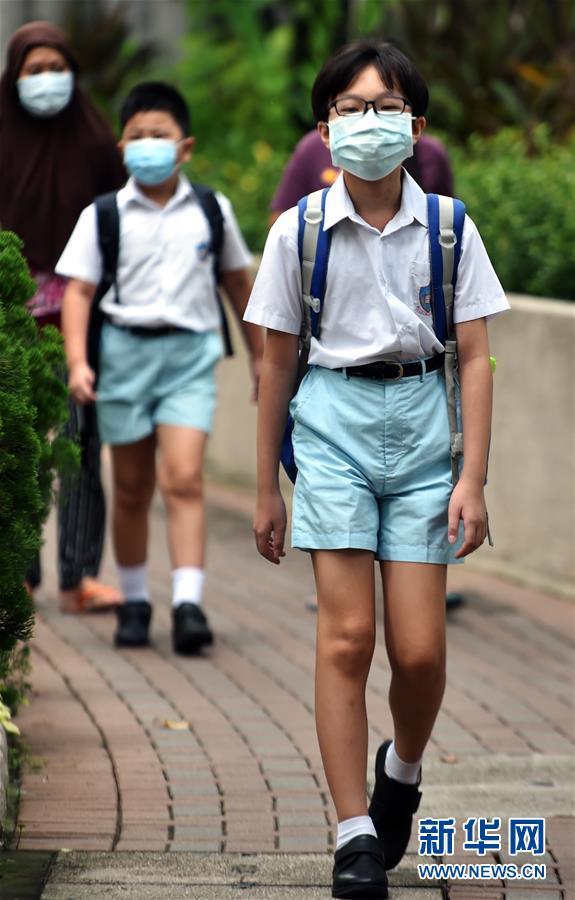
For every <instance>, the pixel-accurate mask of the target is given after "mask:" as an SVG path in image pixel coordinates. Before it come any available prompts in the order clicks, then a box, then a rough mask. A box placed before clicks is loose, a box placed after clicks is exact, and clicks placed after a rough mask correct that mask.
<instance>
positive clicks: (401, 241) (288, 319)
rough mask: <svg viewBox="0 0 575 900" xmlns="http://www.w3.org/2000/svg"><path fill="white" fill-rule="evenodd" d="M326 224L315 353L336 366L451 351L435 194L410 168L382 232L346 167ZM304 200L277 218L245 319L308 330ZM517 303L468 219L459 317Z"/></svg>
mask: <svg viewBox="0 0 575 900" xmlns="http://www.w3.org/2000/svg"><path fill="white" fill-rule="evenodd" d="M324 227H325V228H333V234H332V240H331V249H330V254H329V265H328V271H327V282H326V293H325V299H324V306H323V311H322V318H321V330H320V335H319V339H316V338H312V341H311V347H310V354H309V361H310V363H312V364H313V365H319V366H325V367H326V368H328V369H334V368H338V367H340V366H347V365H354V364H355V365H356V364H365V363H369V362H375V361H377V360H381V359H390V360H401V361H406V360H413V359H419V358H422V357H427V356H432V355H433V354H434V353H440V352H441V351H442V350H443V347H442V345H441V343H440V342H439V341H438V340H437V338H436V336H435V333H434V331H433V324H432V315H431V306H430V303H429V293H430V291H429V285H430V281H431V278H430V265H429V238H428V227H427V199H426V196H425V194H424V193H423V191H422V190H421V188H420V187H419V186H418V184H417V183H416V182H415V181H414V180H413V178H411V177H410V175H408V173H407V172H405V171H404V172H403V183H402V194H401V206H400V209H399V210H398V212H397V214H396V215H395V216H394V217H393V219H391V221H390V222H388V224H387V225H386V226H385V229H384V230H383V232H380V231H378V229H377V228H374V227H373V226H371V225H368V224H367V222H365V221H364V220H363V219H362V218H361V217H360V216H359V215H358V214H357V212H356V211H355V208H354V206H353V203H352V201H351V198H350V196H349V194H348V193H347V190H346V187H345V182H344V180H343V176H342V175H340V176H339V178H338V179H337V180H336V181H335V182H334V184H333V185H332V187H331V188H330V190H329V192H328V195H327V198H326V206H325V217H324ZM297 234H298V211H297V207H294V208H293V209H289V210H287V212H285V213H283V214H282V215H281V216H280V217H279V219H278V220H277V221H276V222H275V223H274V225H273V226H272V228H271V230H270V233H269V235H268V239H267V242H266V246H265V249H264V254H263V258H262V262H261V265H260V268H259V272H258V275H257V278H256V281H255V284H254V288H253V291H252V294H251V297H250V301H249V303H248V307H247V309H246V313H245V316H244V318H245V320H246V321H247V322H253V323H254V324H256V325H263V326H265V327H266V328H272V329H275V330H277V331H285V332H288V333H290V334H299V333H300V330H301V320H302V297H301V266H300V262H299V258H298V247H297ZM508 308H509V304H508V302H507V299H506V297H505V294H504V292H503V288H502V287H501V284H500V282H499V279H498V278H497V275H496V274H495V272H494V270H493V266H492V265H491V262H490V261H489V257H488V256H487V252H486V250H485V247H484V246H483V242H482V240H481V238H480V236H479V233H478V231H477V228H476V227H475V225H474V224H473V222H472V221H471V219H470V218H469V217H466V219H465V225H464V230H463V237H462V244H461V257H460V262H459V269H458V275H457V285H456V291H455V300H454V321H455V322H456V323H459V322H466V321H469V320H471V319H479V318H483V317H491V316H494V315H496V314H497V313H500V312H503V311H504V310H506V309H508Z"/></svg>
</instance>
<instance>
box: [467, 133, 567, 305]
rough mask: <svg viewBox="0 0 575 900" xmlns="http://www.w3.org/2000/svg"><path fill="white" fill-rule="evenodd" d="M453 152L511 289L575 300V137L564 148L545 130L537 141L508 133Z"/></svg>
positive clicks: (469, 205)
mask: <svg viewBox="0 0 575 900" xmlns="http://www.w3.org/2000/svg"><path fill="white" fill-rule="evenodd" d="M450 154H451V157H452V160H453V163H454V168H455V182H456V192H457V195H458V196H459V197H461V199H462V200H464V201H465V203H466V204H467V208H468V212H469V214H470V216H471V217H472V218H473V220H474V221H475V223H476V225H477V227H478V228H479V231H480V233H481V236H482V238H483V240H484V242H485V246H486V248H487V251H488V253H489V255H490V257H491V260H492V262H493V265H494V266H495V269H496V271H497V274H498V275H499V278H500V279H501V282H502V284H503V286H504V288H505V290H507V291H514V292H517V293H523V294H537V295H540V296H544V297H557V298H562V299H565V300H575V249H574V248H575V208H574V207H573V204H572V203H571V204H570V203H569V202H568V199H569V198H573V197H575V132H573V133H572V134H571V136H570V138H569V139H568V140H567V142H566V143H558V142H557V141H556V140H554V139H553V138H552V137H551V135H550V133H549V131H548V129H547V128H546V127H545V126H539V127H538V128H537V129H535V131H534V132H533V133H532V134H531V136H530V138H529V140H528V139H527V138H526V137H525V135H524V134H523V133H522V132H521V131H519V130H517V129H504V130H502V131H500V132H499V133H498V134H497V135H496V136H495V137H493V138H483V137H479V136H474V137H472V138H471V139H470V141H469V142H468V144H467V146H466V147H465V148H464V149H460V148H457V147H453V148H452V147H450Z"/></svg>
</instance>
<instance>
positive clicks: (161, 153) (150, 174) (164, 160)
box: [124, 138, 178, 185]
mask: <svg viewBox="0 0 575 900" xmlns="http://www.w3.org/2000/svg"><path fill="white" fill-rule="evenodd" d="M177 156H178V143H177V141H170V140H167V139H165V138H140V140H137V141H130V142H129V143H128V144H126V146H125V148H124V165H125V166H126V168H127V170H128V172H129V173H130V175H132V176H133V177H134V178H135V179H136V181H139V182H140V184H149V185H153V184H161V183H162V181H166V179H167V178H170V176H171V175H173V173H174V171H175V169H176V164H177Z"/></svg>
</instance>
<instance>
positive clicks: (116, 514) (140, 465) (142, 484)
mask: <svg viewBox="0 0 575 900" xmlns="http://www.w3.org/2000/svg"><path fill="white" fill-rule="evenodd" d="M112 464H113V472H114V511H113V534H114V550H115V554H116V562H117V563H118V565H119V566H140V565H142V564H143V563H145V562H146V557H147V547H148V512H149V509H150V503H151V500H152V496H153V494H154V486H155V478H156V475H155V464H156V439H155V437H154V435H150V436H149V437H147V438H144V439H143V440H142V441H138V442H137V443H135V444H121V445H117V446H114V447H112Z"/></svg>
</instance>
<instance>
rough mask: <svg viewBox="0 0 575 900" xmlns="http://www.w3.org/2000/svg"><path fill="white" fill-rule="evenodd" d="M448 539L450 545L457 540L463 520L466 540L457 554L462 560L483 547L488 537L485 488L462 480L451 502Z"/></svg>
mask: <svg viewBox="0 0 575 900" xmlns="http://www.w3.org/2000/svg"><path fill="white" fill-rule="evenodd" d="M448 517H449V524H448V539H449V543H450V544H454V543H455V541H456V540H457V532H458V528H459V520H460V519H463V526H464V540H463V544H462V545H461V547H460V548H459V550H458V551H457V553H456V554H455V558H456V559H461V558H462V557H463V556H467V555H468V554H469V553H473V551H474V550H477V548H478V547H480V546H481V544H482V543H483V541H484V540H485V538H486V536H487V509H486V507H485V498H484V495H483V486H481V485H477V484H474V483H471V482H468V481H465V479H464V478H460V479H459V481H458V482H457V485H456V486H455V488H454V490H453V493H452V495H451V500H450V501H449V512H448Z"/></svg>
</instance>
